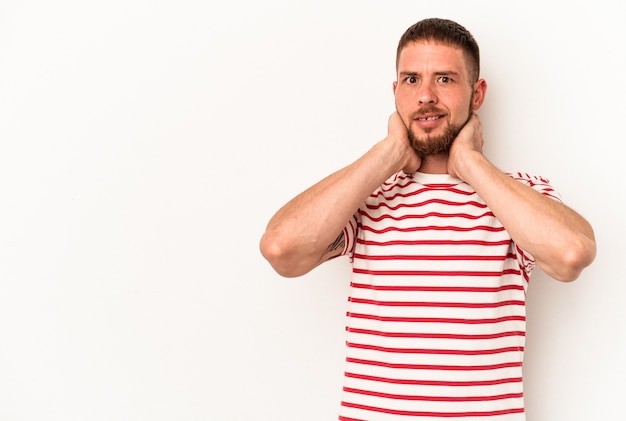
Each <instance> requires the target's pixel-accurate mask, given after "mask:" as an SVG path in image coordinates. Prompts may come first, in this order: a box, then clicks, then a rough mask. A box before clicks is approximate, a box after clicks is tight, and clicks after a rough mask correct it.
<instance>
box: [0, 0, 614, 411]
mask: <svg viewBox="0 0 626 421" xmlns="http://www.w3.org/2000/svg"><path fill="white" fill-rule="evenodd" d="M430 16H439V17H446V18H451V19H455V20H457V21H459V22H460V23H462V24H463V25H465V26H466V27H467V28H468V29H469V30H470V31H471V32H473V34H474V35H475V37H476V38H477V40H478V42H479V44H480V46H481V51H482V58H483V74H482V76H483V77H484V78H486V79H487V81H488V83H489V90H488V94H487V100H486V103H485V105H484V107H483V109H482V110H481V111H480V115H481V118H482V121H483V126H484V128H485V136H486V141H487V146H486V154H487V155H488V157H489V158H490V159H491V160H492V161H493V162H494V163H496V164H497V165H498V166H499V167H500V168H502V169H505V170H521V171H527V172H531V173H536V174H540V175H543V176H545V177H547V178H549V179H550V180H551V181H552V183H553V184H554V186H555V187H556V188H557V189H558V190H559V191H560V192H561V194H562V196H563V197H564V199H565V201H566V202H567V203H568V204H570V205H571V206H572V207H573V208H575V209H577V210H578V211H579V212H581V213H582V214H583V215H584V216H586V217H587V218H588V219H589V220H590V221H591V223H592V224H593V225H594V227H595V230H596V235H597V240H598V250H599V254H598V257H597V259H596V261H595V262H594V264H593V265H592V266H591V267H590V268H588V269H587V270H586V271H585V272H584V273H583V275H582V276H581V278H580V279H579V280H577V281H576V282H574V283H571V284H560V283H558V282H557V281H554V280H552V279H550V278H548V277H547V276H546V275H545V274H543V273H541V272H540V271H539V270H538V271H537V272H536V273H535V274H534V277H533V279H532V284H531V287H530V292H529V297H528V335H527V353H526V357H527V358H526V361H525V376H526V401H527V411H528V420H529V421H560V420H567V421H578V420H580V421H582V420H585V421H586V420H590V419H594V420H600V419H602V420H614V419H617V418H618V417H619V416H620V415H618V414H621V413H622V412H623V411H622V400H623V396H624V392H626V387H625V386H624V382H623V379H624V376H625V375H626V363H625V362H624V361H625V359H624V355H625V354H626V329H625V328H624V327H625V323H626V310H624V304H623V302H624V296H625V295H626V286H625V283H624V280H623V276H622V270H620V269H621V263H623V261H624V259H625V258H626V253H625V252H624V249H623V236H624V234H625V233H626V229H625V223H624V214H626V200H625V199H624V190H623V188H620V187H619V186H620V185H621V181H620V180H621V176H620V174H622V173H623V159H622V155H623V152H621V151H622V149H623V144H624V142H625V140H626V138H625V136H624V131H623V119H624V115H626V106H625V104H626V102H625V101H624V97H625V95H626V86H625V82H624V77H623V75H622V73H623V72H622V70H621V69H622V66H623V63H624V52H623V51H624V49H623V44H624V41H625V40H626V31H625V29H624V24H623V22H622V14H621V13H618V12H617V11H616V10H615V8H614V3H613V2H611V1H609V0H597V1H585V2H582V1H571V2H568V3H560V2H555V3H550V2H546V1H537V0H527V1H525V2H518V3H511V2H501V1H498V0H484V1H471V2H470V1H463V0H458V1H439V2H423V1H392V2H376V1H368V0H362V1H331V0H323V1H315V2H306V3H304V2H292V1H279V0H268V1H263V2H256V1H252V0H245V1H233V2H215V3H212V2H206V1H200V0H195V1H193V0H182V1H181V0H177V1H173V0H169V1H164V0H161V1H159V0H157V1H148V0H108V1H95V2H94V1H90V2H84V1H78V0H74V1H72V0H59V1H55V2H47V1H43V0H21V1H17V0H2V1H0V142H1V149H0V420H2V421H5V420H6V421H18V420H20V421H21V420H28V421H35V420H37V421H39V420H49V421H52V420H54V421H57V420H59V421H61V420H62V421H68V420H80V421H84V420H89V421H92V420H93V421H96V420H103V421H104V420H106V421H110V420H116V421H123V420H150V421H161V420H163V421H165V420H168V421H170V420H189V421H191V420H194V421H195V420H198V421H199V420H203V421H204V420H215V421H243V420H268V421H269V420H271V421H280V420H285V421H286V420H299V421H306V420H316V421H318V420H332V419H336V412H337V408H338V405H339V396H340V389H341V375H342V370H343V340H344V313H345V304H346V293H347V284H348V281H349V275H350V273H349V270H350V268H349V264H348V262H347V260H335V261H332V262H329V263H328V264H326V265H325V266H322V267H320V268H318V269H316V270H314V271H313V272H311V273H310V274H308V275H306V276H304V277H302V278H301V279H284V278H281V277H279V276H278V275H276V274H275V273H274V272H273V271H272V270H271V268H270V267H269V265H268V264H267V263H266V262H265V261H264V260H263V259H262V257H261V256H260V254H259V252H258V240H259V238H260V236H261V234H262V232H263V230H264V227H265V224H266V222H267V220H268V219H269V218H270V217H271V215H272V214H273V213H274V212H275V211H276V210H277V209H278V207H280V206H281V205H282V204H283V203H284V202H285V201H287V200H288V199H289V198H291V197H292V196H293V195H295V194H296V193H298V192H299V191H301V190H303V189H304V188H306V187H308V186H309V185H310V184H312V183H314V182H315V181H317V180H318V179H320V178H322V177H323V176H325V175H327V174H328V173H330V172H332V171H334V170H336V169H338V168H340V167H342V166H344V165H346V164H348V163H350V162H351V161H353V160H354V159H356V158H357V157H358V156H359V155H361V154H362V153H363V152H365V150H366V149H368V148H369V147H370V146H371V145H373V143H375V142H376V141H378V140H380V139H382V137H384V135H385V132H386V121H387V118H388V115H389V114H390V113H391V112H392V111H393V96H392V91H391V83H392V81H393V80H394V56H395V47H396V43H397V40H398V38H399V37H400V35H401V34H402V32H403V31H404V30H405V29H406V28H407V27H408V26H409V25H411V24H412V23H414V22H415V21H417V20H419V19H421V18H424V17H430Z"/></svg>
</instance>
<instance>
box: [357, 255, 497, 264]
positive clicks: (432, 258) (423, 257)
mask: <svg viewBox="0 0 626 421" xmlns="http://www.w3.org/2000/svg"><path fill="white" fill-rule="evenodd" d="M507 257H509V256H477V255H452V256H432V255H424V254H416V255H403V254H389V255H385V256H378V255H365V254H359V253H355V254H354V258H355V259H362V260H428V261H441V260H453V261H457V260H469V261H476V260H480V261H485V260H487V261H502V262H503V261H505V260H506V258H507Z"/></svg>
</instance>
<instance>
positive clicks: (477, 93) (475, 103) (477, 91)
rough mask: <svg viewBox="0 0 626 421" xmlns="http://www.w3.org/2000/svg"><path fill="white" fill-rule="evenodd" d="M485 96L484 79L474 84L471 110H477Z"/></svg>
mask: <svg viewBox="0 0 626 421" xmlns="http://www.w3.org/2000/svg"><path fill="white" fill-rule="evenodd" d="M486 94H487V82H486V81H485V79H478V80H477V81H476V83H474V92H473V95H472V110H473V111H476V110H478V109H479V108H480V107H481V106H482V105H483V101H485V95H486Z"/></svg>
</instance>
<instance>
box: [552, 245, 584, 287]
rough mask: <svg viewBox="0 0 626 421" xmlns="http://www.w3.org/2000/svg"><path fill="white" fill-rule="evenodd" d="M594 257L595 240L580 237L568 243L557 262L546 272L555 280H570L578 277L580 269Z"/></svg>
mask: <svg viewBox="0 0 626 421" xmlns="http://www.w3.org/2000/svg"><path fill="white" fill-rule="evenodd" d="M595 258H596V242H595V240H594V239H592V238H588V237H582V238H580V239H579V240H578V241H576V242H575V243H574V244H570V245H569V246H568V247H566V248H565V251H563V252H561V253H560V254H559V258H558V259H557V260H556V261H557V262H558V264H557V265H555V266H554V267H553V268H552V269H551V270H548V271H547V273H548V275H550V276H551V277H553V278H554V279H556V280H557V281H561V282H572V281H575V280H576V279H578V277H579V276H580V274H581V273H582V271H583V270H584V269H585V268H587V267H588V266H589V265H591V263H593V261H594V260H595Z"/></svg>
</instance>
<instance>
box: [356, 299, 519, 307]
mask: <svg viewBox="0 0 626 421" xmlns="http://www.w3.org/2000/svg"><path fill="white" fill-rule="evenodd" d="M348 301H350V302H353V303H357V304H371V305H375V306H384V307H437V308H498V307H506V306H523V305H524V301H520V300H506V301H498V302H494V303H445V302H439V303H438V302H430V301H379V300H369V299H365V298H354V297H349V298H348Z"/></svg>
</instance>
